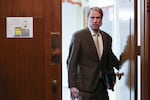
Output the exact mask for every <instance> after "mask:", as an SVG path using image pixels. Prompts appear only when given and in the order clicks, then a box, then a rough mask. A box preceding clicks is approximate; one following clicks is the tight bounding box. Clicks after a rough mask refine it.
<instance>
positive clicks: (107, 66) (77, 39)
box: [67, 28, 119, 92]
mask: <svg viewBox="0 0 150 100" xmlns="http://www.w3.org/2000/svg"><path fill="white" fill-rule="evenodd" d="M100 33H101V35H102V39H103V54H102V58H101V60H99V58H98V55H97V51H96V47H95V44H94V41H93V38H92V36H91V33H90V31H89V29H88V28H85V29H83V30H80V31H78V32H76V33H74V35H73V37H72V41H71V44H70V48H69V56H68V59H67V66H68V83H69V88H71V87H77V88H78V89H79V90H80V91H87V92H92V91H94V90H95V89H96V86H97V84H98V82H99V79H100V77H99V71H100V70H101V71H102V79H103V81H104V84H105V85H104V87H105V88H106V82H107V81H109V83H110V84H111V82H115V81H116V77H115V73H114V69H113V67H114V66H118V65H117V64H119V63H118V62H117V61H118V60H116V58H115V56H114V54H113V52H112V49H111V46H112V38H111V37H110V36H109V35H108V34H107V33H105V32H104V31H101V30H100ZM114 58H115V61H116V62H113V61H114V60H113V59H114ZM106 77H107V79H106Z"/></svg>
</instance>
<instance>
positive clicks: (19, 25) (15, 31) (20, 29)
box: [6, 17, 33, 38]
mask: <svg viewBox="0 0 150 100" xmlns="http://www.w3.org/2000/svg"><path fill="white" fill-rule="evenodd" d="M6 37H7V38H33V17H7V18H6Z"/></svg>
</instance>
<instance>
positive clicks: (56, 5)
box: [0, 0, 61, 100]
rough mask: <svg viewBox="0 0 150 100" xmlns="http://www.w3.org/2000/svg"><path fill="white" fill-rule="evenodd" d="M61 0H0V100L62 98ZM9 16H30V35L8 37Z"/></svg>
mask: <svg viewBox="0 0 150 100" xmlns="http://www.w3.org/2000/svg"><path fill="white" fill-rule="evenodd" d="M60 3H61V1H60V0H49V1H48V0H0V100H61V88H60V87H61V81H60V80H61V52H60V51H61V43H60V42H61V12H60V11H61V10H60V8H61V7H60V6H61V4H60ZM8 17H32V18H33V37H32V38H7V37H6V33H7V31H8V30H6V29H7V23H6V20H7V18H8ZM52 37H55V38H52ZM53 41H55V42H54V43H53ZM58 44H59V45H58ZM52 45H54V46H52ZM55 45H56V46H55ZM52 47H53V48H52ZM53 50H57V51H58V52H57V53H53V52H52V51H53ZM52 54H54V57H53V56H52ZM56 58H57V61H55V59H56ZM53 59H54V61H53ZM53 62H54V63H53Z"/></svg>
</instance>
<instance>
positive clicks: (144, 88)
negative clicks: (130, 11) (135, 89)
mask: <svg viewBox="0 0 150 100" xmlns="http://www.w3.org/2000/svg"><path fill="white" fill-rule="evenodd" d="M149 2H150V0H144V6H143V8H142V9H143V11H144V16H143V17H144V18H143V20H144V33H143V34H141V62H142V65H141V100H150V96H149V93H150V87H149V82H150V77H149V71H150V68H149V65H150V58H149V57H150V35H149V33H150V29H149V27H150V16H149V12H148V10H147V4H148V3H149Z"/></svg>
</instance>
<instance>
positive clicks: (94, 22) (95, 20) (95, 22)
mask: <svg viewBox="0 0 150 100" xmlns="http://www.w3.org/2000/svg"><path fill="white" fill-rule="evenodd" d="M88 25H89V26H90V27H91V29H93V30H94V31H98V30H99V27H100V26H101V25H102V17H101V14H100V13H99V12H97V11H95V10H92V11H91V12H90V14H89V17H88Z"/></svg>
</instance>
